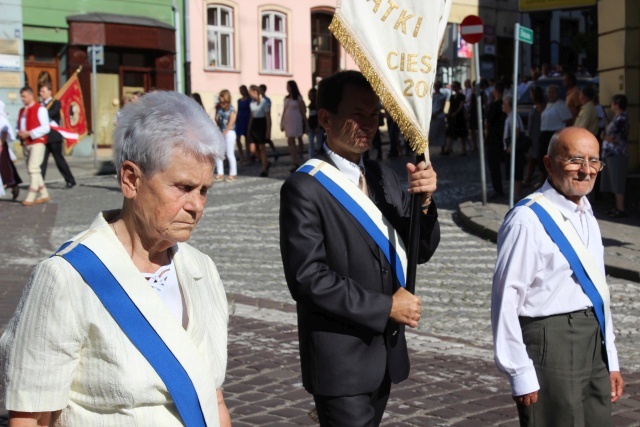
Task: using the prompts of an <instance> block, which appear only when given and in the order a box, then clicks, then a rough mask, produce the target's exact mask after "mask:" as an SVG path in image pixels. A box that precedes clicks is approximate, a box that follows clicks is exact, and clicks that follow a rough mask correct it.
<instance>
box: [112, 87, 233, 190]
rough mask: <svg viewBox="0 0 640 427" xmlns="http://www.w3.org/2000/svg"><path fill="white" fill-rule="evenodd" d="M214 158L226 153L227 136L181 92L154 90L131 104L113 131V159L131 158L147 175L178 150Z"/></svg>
mask: <svg viewBox="0 0 640 427" xmlns="http://www.w3.org/2000/svg"><path fill="white" fill-rule="evenodd" d="M176 149H178V150H183V151H184V152H186V153H190V154H193V155H194V156H196V157H197V158H201V159H203V160H204V159H207V160H210V161H211V162H214V161H215V160H216V159H220V158H223V157H224V138H223V136H222V134H221V133H220V130H219V129H218V127H217V126H216V125H215V124H214V123H213V121H212V120H211V118H210V117H209V116H208V115H207V113H206V112H205V111H204V110H203V109H202V107H201V106H200V105H198V103H197V102H195V101H194V100H193V99H191V98H189V97H188V96H186V95H182V94H180V93H177V92H162V91H158V92H152V93H149V94H147V95H144V96H143V97H142V98H140V99H138V100H137V101H135V102H131V103H129V104H127V105H126V106H125V107H124V108H123V109H122V110H120V115H119V117H118V122H117V124H116V128H115V130H114V132H113V160H114V163H115V166H116V171H117V173H118V178H120V167H121V166H122V164H123V163H124V162H125V161H126V160H129V161H131V162H133V163H135V164H136V165H137V166H138V167H140V169H141V170H142V173H144V174H145V176H147V177H151V176H153V175H154V174H155V173H157V172H160V171H163V170H165V169H166V168H167V167H168V166H169V162H170V161H171V157H172V155H173V153H174V150H176Z"/></svg>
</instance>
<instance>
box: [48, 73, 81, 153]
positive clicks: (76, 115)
mask: <svg viewBox="0 0 640 427" xmlns="http://www.w3.org/2000/svg"><path fill="white" fill-rule="evenodd" d="M78 72H80V70H78V71H77V72H75V73H73V76H71V78H70V79H69V80H67V82H66V83H65V84H64V86H62V89H60V90H59V91H58V93H56V96H55V98H56V99H57V100H58V101H60V121H61V122H62V123H58V126H55V125H52V128H53V129H55V130H57V131H58V132H60V134H61V135H62V137H63V138H64V139H65V151H66V152H67V153H69V152H70V151H71V149H72V148H73V146H74V145H76V144H77V143H78V141H80V140H81V139H82V138H84V137H85V136H87V116H86V114H85V109H84V100H83V98H82V89H81V88H80V81H79V80H78Z"/></svg>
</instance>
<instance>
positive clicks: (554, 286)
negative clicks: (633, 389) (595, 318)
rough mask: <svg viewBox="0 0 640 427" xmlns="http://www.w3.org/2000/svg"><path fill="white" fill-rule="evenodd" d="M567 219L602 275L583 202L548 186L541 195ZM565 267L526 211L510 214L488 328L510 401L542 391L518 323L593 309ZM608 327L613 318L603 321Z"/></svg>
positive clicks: (612, 353)
mask: <svg viewBox="0 0 640 427" xmlns="http://www.w3.org/2000/svg"><path fill="white" fill-rule="evenodd" d="M539 192H541V193H542V194H544V196H545V197H546V198H547V199H548V200H549V201H550V202H551V203H553V204H554V205H555V206H556V207H557V208H558V209H559V210H560V212H561V213H562V215H564V217H566V218H567V219H568V220H569V221H570V222H571V224H572V225H573V227H574V228H575V230H576V232H577V233H578V235H579V236H580V238H581V239H582V242H583V243H584V244H585V246H586V247H587V249H588V250H589V252H590V253H591V255H592V256H593V258H594V259H595V260H596V262H597V264H598V265H597V268H599V269H600V271H601V272H602V274H603V275H604V247H603V245H602V237H601V235H600V228H599V227H598V223H597V221H596V219H595V217H594V216H593V210H592V209H591V205H590V204H589V201H588V200H587V198H586V197H582V199H581V200H580V205H576V204H575V203H573V202H571V201H570V200H568V199H566V198H565V197H564V196H563V195H562V194H560V193H559V192H558V191H556V190H555V189H554V188H553V187H552V186H551V185H550V184H549V182H548V181H547V182H546V183H545V184H544V186H542V188H541V189H540V190H539ZM592 306H593V304H592V303H591V300H590V299H589V297H587V295H586V294H585V293H584V291H583V290H582V287H581V286H580V284H579V282H578V281H577V279H576V277H575V275H574V274H573V271H572V270H571V267H570V266H569V263H568V262H567V260H566V258H565V257H564V255H562V253H561V252H560V249H559V248H558V246H557V245H556V244H555V243H554V242H553V241H552V240H551V237H549V235H548V234H547V232H546V231H545V229H544V226H543V225H542V223H541V222H540V220H539V219H538V217H537V215H536V214H535V213H534V212H533V210H531V209H530V208H529V207H526V206H520V207H516V208H515V209H513V210H512V211H511V212H510V213H509V214H508V215H507V217H506V218H505V221H504V223H503V224H502V226H501V227H500V231H499V232H498V259H497V261H496V268H495V272H494V276H493V291H492V294H491V324H492V328H493V341H494V350H495V360H496V366H497V367H498V369H499V370H500V371H502V372H505V373H506V374H507V375H508V376H509V381H510V383H511V390H512V394H513V395H514V396H520V395H523V394H527V393H531V392H534V391H536V390H539V389H540V385H539V383H538V379H537V376H536V372H535V369H534V367H533V362H532V361H531V359H530V358H529V356H528V355H527V351H526V347H525V345H524V342H523V339H522V330H521V328H520V323H519V320H518V317H519V316H523V317H546V316H552V315H555V314H563V313H571V312H573V311H578V310H583V309H586V308H588V307H592ZM605 322H606V323H607V324H608V325H611V326H612V323H611V317H609V318H607V319H605ZM614 340H615V337H614V334H613V327H607V332H606V348H607V356H608V361H609V370H610V371H619V370H620V366H619V363H618V353H617V351H616V347H615V344H614Z"/></svg>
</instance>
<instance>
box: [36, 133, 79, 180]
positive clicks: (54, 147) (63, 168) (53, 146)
mask: <svg viewBox="0 0 640 427" xmlns="http://www.w3.org/2000/svg"><path fill="white" fill-rule="evenodd" d="M49 154H53V159H54V160H55V161H56V166H57V167H58V170H59V171H60V175H62V177H63V178H64V180H65V181H66V182H67V184H73V185H75V183H76V180H75V178H74V177H73V174H72V173H71V170H70V169H69V165H68V164H67V161H66V160H65V159H64V156H63V155H62V141H56V142H47V145H46V149H45V152H44V160H43V161H42V166H41V167H40V168H41V169H42V179H44V176H45V175H46V173H47V163H48V162H49Z"/></svg>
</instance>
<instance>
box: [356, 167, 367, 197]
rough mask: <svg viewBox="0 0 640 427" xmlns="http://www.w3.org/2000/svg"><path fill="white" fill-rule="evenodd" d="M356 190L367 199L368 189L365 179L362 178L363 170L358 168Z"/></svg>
mask: <svg viewBox="0 0 640 427" xmlns="http://www.w3.org/2000/svg"><path fill="white" fill-rule="evenodd" d="M358 188H359V189H360V190H361V191H362V192H363V193H364V194H366V195H367V197H369V187H368V186H367V179H366V178H365V177H364V168H360V179H359V180H358Z"/></svg>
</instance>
